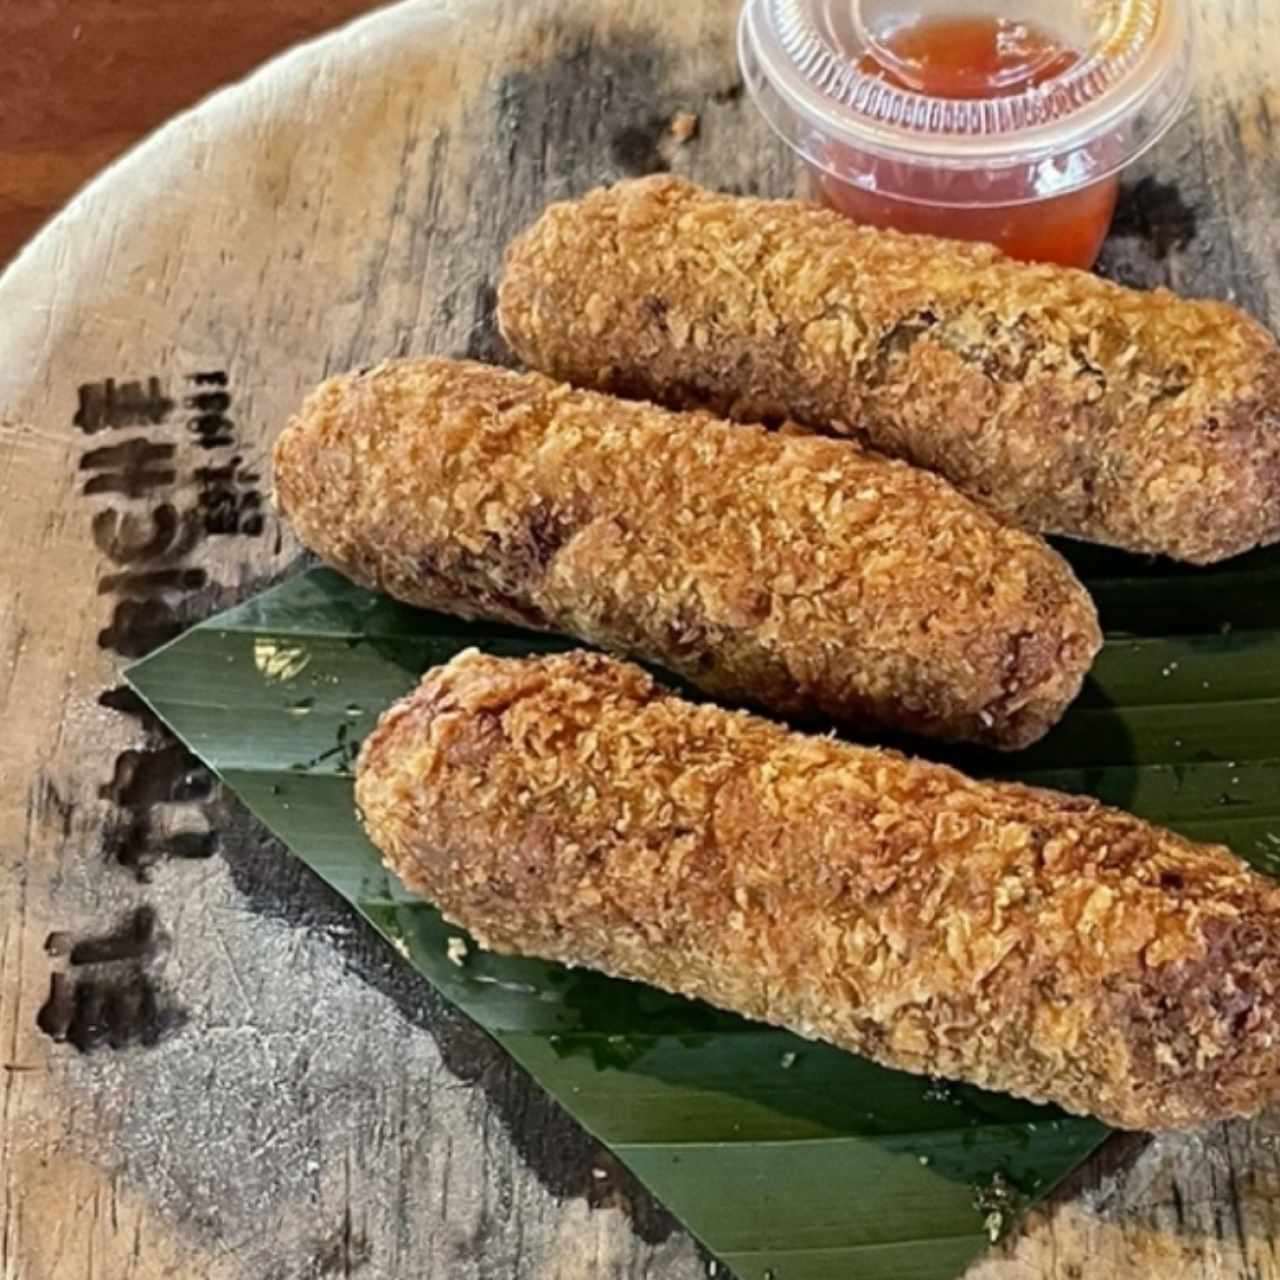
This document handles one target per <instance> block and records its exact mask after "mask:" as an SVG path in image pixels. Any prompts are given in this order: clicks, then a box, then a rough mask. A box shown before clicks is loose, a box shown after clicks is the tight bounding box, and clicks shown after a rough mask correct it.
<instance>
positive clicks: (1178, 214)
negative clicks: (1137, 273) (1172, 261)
mask: <svg viewBox="0 0 1280 1280" xmlns="http://www.w3.org/2000/svg"><path fill="white" fill-rule="evenodd" d="M1198 224H1199V216H1198V214H1197V212H1196V210H1195V209H1194V208H1192V207H1191V206H1190V205H1188V204H1187V203H1186V202H1185V201H1184V200H1183V198H1182V192H1181V191H1180V190H1179V189H1178V188H1177V187H1176V186H1174V185H1173V183H1171V182H1160V181H1158V180H1157V179H1155V178H1153V177H1151V176H1150V175H1148V176H1147V177H1145V178H1141V179H1139V181H1137V182H1135V183H1132V184H1126V185H1124V186H1122V187H1121V188H1120V199H1119V202H1118V203H1117V204H1116V215H1115V219H1114V221H1113V222H1112V224H1111V234H1112V235H1113V236H1124V237H1136V238H1137V239H1139V240H1141V241H1142V242H1143V243H1144V244H1145V245H1146V246H1147V247H1148V248H1149V249H1150V250H1151V252H1152V253H1153V254H1154V255H1155V257H1156V258H1157V260H1159V261H1161V262H1163V261H1164V260H1165V258H1167V257H1168V256H1169V254H1170V253H1171V252H1172V251H1173V250H1175V249H1179V250H1180V249H1185V248H1186V247H1187V246H1188V245H1189V244H1190V243H1191V242H1192V241H1193V240H1194V239H1195V238H1196V233H1197V231H1198V229H1199V225H1198Z"/></svg>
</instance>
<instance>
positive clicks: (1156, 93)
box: [740, 0, 1189, 178]
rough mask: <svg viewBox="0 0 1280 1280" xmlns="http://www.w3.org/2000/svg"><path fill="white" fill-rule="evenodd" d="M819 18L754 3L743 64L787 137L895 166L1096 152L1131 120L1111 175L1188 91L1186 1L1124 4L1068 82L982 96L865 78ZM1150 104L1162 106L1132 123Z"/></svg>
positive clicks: (789, 0) (790, 5)
mask: <svg viewBox="0 0 1280 1280" xmlns="http://www.w3.org/2000/svg"><path fill="white" fill-rule="evenodd" d="M813 15H814V8H813V0H747V3H746V5H745V7H744V9H743V12H742V22H741V28H740V37H741V51H742V54H743V58H744V65H746V64H747V62H748V60H749V59H752V58H753V59H754V61H755V62H756V63H757V64H758V67H759V71H760V74H761V75H762V76H763V78H764V80H765V81H766V82H767V85H768V88H769V90H770V91H771V92H772V94H773V95H776V98H777V100H778V101H777V108H781V109H783V110H786V111H790V112H792V113H794V114H795V116H796V122H795V126H793V127H792V128H791V129H789V128H788V127H787V122H785V121H780V120H779V119H777V118H776V117H777V115H778V110H777V108H775V109H774V110H773V111H771V110H770V109H769V108H768V107H767V106H766V104H764V103H761V104H760V105H761V106H762V108H763V109H764V110H765V114H766V116H768V117H769V118H770V123H771V124H773V126H774V128H775V129H777V130H778V131H779V132H780V133H782V134H783V136H789V134H793V133H794V132H795V129H796V128H797V127H799V126H800V125H801V122H803V123H804V124H807V125H808V126H809V127H811V128H817V129H819V130H821V131H822V132H824V133H825V134H827V135H828V136H829V137H830V138H833V139H838V140H839V139H843V140H846V141H848V142H849V143H850V144H851V145H854V146H857V147H858V148H859V149H861V150H863V151H867V152H872V153H875V154H878V155H881V156H884V157H887V158H891V159H903V160H908V161H910V160H915V161H925V160H927V161H928V162H929V163H931V164H933V165H935V166H939V167H944V166H947V165H956V166H966V165H971V164H973V163H974V162H975V161H982V162H984V163H986V164H989V165H996V166H999V165H1001V164H1022V163H1026V162H1027V161H1029V160H1032V159H1034V158H1036V157H1043V156H1046V155H1051V154H1056V153H1061V152H1064V151H1070V150H1072V149H1074V148H1077V147H1080V146H1083V145H1087V144H1088V143H1089V142H1090V140H1092V139H1095V138H1097V137H1099V136H1100V135H1104V134H1106V133H1107V132H1109V131H1111V130H1114V129H1116V128H1118V127H1120V126H1121V125H1125V124H1127V125H1128V126H1129V127H1130V128H1131V129H1133V132H1134V136H1133V138H1132V139H1131V140H1130V143H1129V145H1128V147H1127V148H1126V149H1125V150H1124V154H1123V155H1122V156H1119V157H1118V158H1117V160H1116V162H1115V164H1114V165H1113V166H1112V169H1113V171H1114V169H1115V168H1119V167H1120V166H1121V165H1123V164H1126V163H1128V162H1129V161H1130V160H1132V159H1133V158H1134V157H1135V156H1136V155H1138V154H1140V153H1141V151H1143V150H1145V149H1146V147H1147V146H1149V145H1150V144H1151V143H1152V142H1154V141H1155V140H1156V139H1157V138H1158V137H1159V136H1160V135H1161V134H1162V133H1163V132H1164V131H1165V129H1166V128H1167V127H1168V125H1169V123H1171V122H1172V119H1173V118H1174V117H1175V116H1176V115H1177V113H1178V112H1179V111H1180V110H1181V108H1182V106H1183V105H1184V104H1185V101H1186V96H1187V90H1188V88H1189V86H1188V84H1186V83H1182V84H1181V85H1174V86H1170V85H1169V84H1168V83H1167V82H1168V81H1169V79H1170V76H1171V75H1172V76H1176V75H1177V74H1178V67H1179V64H1180V62H1182V63H1185V58H1183V57H1182V56H1181V55H1182V53H1183V46H1184V44H1185V42H1186V39H1187V14H1186V7H1185V3H1184V0H1132V2H1131V3H1129V4H1127V5H1125V6H1123V13H1122V17H1124V18H1125V19H1126V20H1124V21H1123V22H1122V23H1121V24H1120V26H1119V29H1116V30H1113V31H1111V32H1110V33H1108V35H1107V38H1106V40H1105V42H1104V43H1103V44H1102V46H1101V47H1100V48H1096V49H1094V50H1093V51H1091V52H1090V53H1089V54H1087V55H1086V56H1085V57H1084V58H1083V59H1082V60H1081V61H1080V62H1079V63H1077V64H1076V65H1075V66H1074V67H1072V68H1071V69H1069V70H1068V71H1067V72H1065V73H1064V74H1063V75H1061V76H1059V77H1057V78H1055V79H1054V80H1051V81H1049V82H1047V83H1046V84H1045V85H1043V86H1041V87H1039V88H1032V89H1028V90H1024V91H1023V92H1021V93H1017V94H1013V95H1010V96H1008V97H1001V98H992V99H985V100H981V99H980V100H955V99H945V98H934V97H929V96H927V95H924V94H920V93H915V92H912V91H910V90H906V89H898V88H895V87H894V86H891V85H889V84H886V83H885V82H884V81H883V80H881V79H879V78H878V77H874V76H869V75H866V74H865V73H863V72H860V71H859V70H858V69H857V66H856V65H855V63H854V62H853V60H852V59H851V58H850V57H849V56H848V54H847V53H845V52H843V51H841V50H838V49H835V48H833V47H832V45H831V44H830V42H829V41H828V40H827V39H826V37H825V35H824V34H823V32H822V31H820V30H819V29H818V25H817V23H816V22H815V21H814V16H813ZM1184 71H1185V68H1184ZM749 80H750V77H749ZM1183 80H1184V81H1185V80H1186V77H1185V74H1184V75H1183ZM755 87H756V86H753V89H754V88H755ZM1170 88H1172V89H1173V92H1172V93H1170V92H1169V90H1170ZM757 97H758V95H757ZM1161 99H1163V103H1162V104H1161V102H1160V100H1161ZM1153 103H1156V104H1160V105H1162V106H1163V109H1162V110H1159V111H1158V113H1157V115H1156V116H1155V117H1153V118H1151V119H1147V120H1142V121H1137V122H1135V120H1134V118H1135V117H1137V116H1138V115H1139V113H1140V112H1141V111H1142V110H1143V108H1144V107H1146V106H1148V105H1149V104H1153ZM789 140H792V141H793V144H794V138H792V137H789ZM1100 176H1103V175H1102V174H1101V173H1095V174H1092V175H1091V177H1093V178H1097V177H1100Z"/></svg>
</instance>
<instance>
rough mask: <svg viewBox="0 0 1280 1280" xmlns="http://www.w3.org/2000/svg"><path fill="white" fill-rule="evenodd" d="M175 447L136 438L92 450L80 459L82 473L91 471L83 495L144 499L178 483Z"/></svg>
mask: <svg viewBox="0 0 1280 1280" xmlns="http://www.w3.org/2000/svg"><path fill="white" fill-rule="evenodd" d="M174 452H175V451H174V447H173V445H171V444H159V443H157V442H156V441H154V440H148V439H147V438H146V437H145V436H136V437H135V438H134V439H132V440H126V441H125V442H124V443H123V444H114V445H106V446H104V447H103V448H101V449H91V450H89V452H88V453H86V454H85V455H84V456H83V457H82V458H81V459H80V470H81V471H93V472H95V473H96V474H94V475H92V476H90V477H89V478H88V480H86V481H85V483H84V489H83V492H84V493H86V494H95V493H118V494H120V495H121V496H122V497H125V498H145V497H146V496H147V494H149V493H151V492H152V491H153V490H155V489H163V488H164V487H165V486H167V485H171V484H173V482H174V480H176V479H177V475H178V473H177V471H176V470H175V469H174V468H173V467H172V466H169V465H164V464H168V463H172V462H173V457H174Z"/></svg>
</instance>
